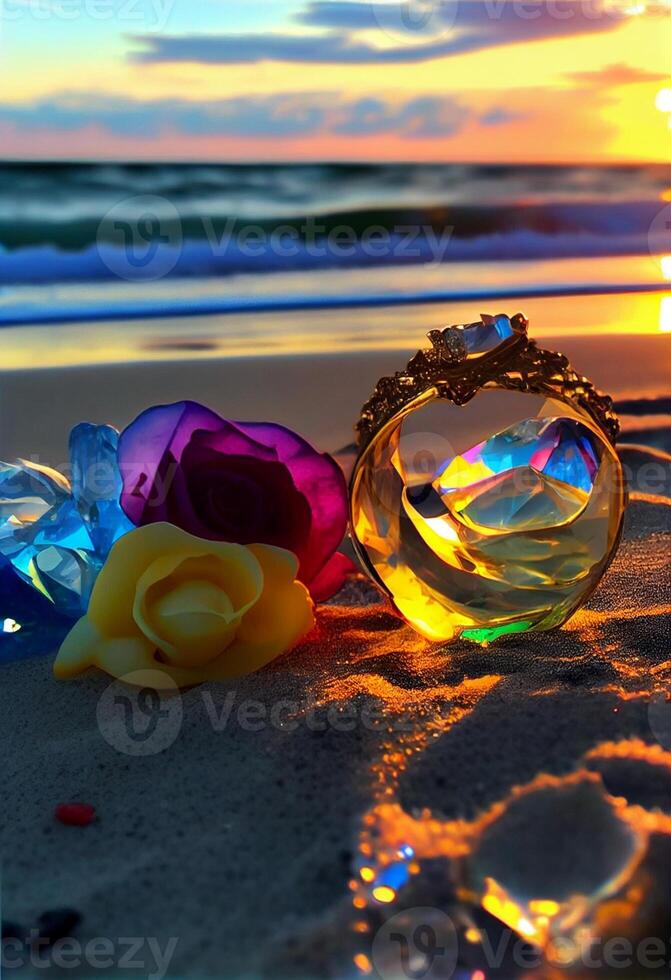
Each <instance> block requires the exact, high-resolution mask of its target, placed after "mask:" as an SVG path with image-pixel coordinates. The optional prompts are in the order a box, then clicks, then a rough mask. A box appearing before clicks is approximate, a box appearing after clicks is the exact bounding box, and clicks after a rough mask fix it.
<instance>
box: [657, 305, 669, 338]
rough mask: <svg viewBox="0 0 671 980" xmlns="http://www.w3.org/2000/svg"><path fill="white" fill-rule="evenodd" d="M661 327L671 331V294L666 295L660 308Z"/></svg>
mask: <svg viewBox="0 0 671 980" xmlns="http://www.w3.org/2000/svg"><path fill="white" fill-rule="evenodd" d="M659 329H660V330H661V332H662V333H671V296H665V297H664V299H663V300H662V302H661V305H660V308H659Z"/></svg>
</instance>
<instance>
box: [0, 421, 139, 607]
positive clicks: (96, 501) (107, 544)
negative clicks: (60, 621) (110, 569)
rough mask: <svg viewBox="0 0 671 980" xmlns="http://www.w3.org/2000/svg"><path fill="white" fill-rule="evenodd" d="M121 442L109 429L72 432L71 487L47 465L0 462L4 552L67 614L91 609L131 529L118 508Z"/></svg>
mask: <svg viewBox="0 0 671 980" xmlns="http://www.w3.org/2000/svg"><path fill="white" fill-rule="evenodd" d="M117 441H118V433H117V432H116V430H115V429H113V428H111V426H107V425H101V426H96V425H91V424H90V423H82V424H81V425H78V426H76V427H75V428H74V429H73V430H72V433H71V435H70V463H71V469H72V490H70V485H69V483H68V482H67V480H65V478H64V477H62V476H61V475H60V474H59V473H56V472H55V471H53V470H48V469H47V468H46V467H38V466H36V465H35V464H33V463H26V462H23V461H19V463H17V464H16V465H10V464H7V463H0V519H1V520H2V523H0V555H1V556H3V557H4V558H5V559H7V560H8V561H10V562H11V564H12V566H13V568H14V570H15V571H16V573H17V574H18V575H19V576H20V577H21V578H22V579H23V580H24V581H26V582H28V583H30V584H31V585H33V586H34V587H35V588H36V589H38V590H39V591H40V592H42V593H43V594H44V595H46V596H47V598H49V599H51V601H52V602H53V603H54V604H55V605H56V606H57V608H58V609H59V610H60V611H61V612H64V613H66V614H67V615H71V616H79V615H81V613H82V612H84V611H85V610H86V607H87V605H88V600H89V596H90V594H91V590H92V588H93V583H94V582H95V579H96V577H97V575H98V572H99V571H100V569H101V568H102V565H103V562H104V560H105V558H106V557H107V554H108V552H109V549H110V548H111V546H112V545H113V543H114V542H115V541H116V540H117V538H119V537H121V535H122V534H125V533H126V532H127V531H129V530H131V529H132V527H133V525H132V524H131V522H130V521H129V520H128V518H127V517H126V515H125V514H124V512H123V511H122V510H121V507H120V505H119V496H120V492H121V477H120V474H119V469H118V465H117V459H116V452H117Z"/></svg>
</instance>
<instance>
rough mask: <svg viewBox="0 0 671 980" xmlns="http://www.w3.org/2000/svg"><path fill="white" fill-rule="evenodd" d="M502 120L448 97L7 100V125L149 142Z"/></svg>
mask: <svg viewBox="0 0 671 980" xmlns="http://www.w3.org/2000/svg"><path fill="white" fill-rule="evenodd" d="M497 114H498V115H497ZM503 121H506V117H505V115H504V114H503V110H500V109H497V108H496V107H494V108H493V109H489V110H487V111H486V112H485V113H484V114H478V113H477V112H474V111H472V110H471V109H469V108H468V107H466V106H464V105H463V104H462V103H461V102H459V101H457V100H455V99H453V98H451V97H449V96H443V95H436V96H424V97H421V98H412V99H406V100H405V101H400V102H398V101H393V100H391V99H390V100H386V99H380V98H360V99H350V100H340V101H339V100H338V98H337V97H336V96H334V95H333V94H332V93H322V94H315V95H291V94H287V95H272V96H250V97H246V98H233V99H225V100H217V101H212V102H210V101H201V102H189V101H185V100H179V99H156V100H150V101H145V102H141V101H135V100H133V99H126V98H117V97H109V96H104V95H91V96H88V95H81V94H70V93H62V94H61V95H57V96H54V97H53V98H50V99H44V100H42V101H39V102H36V103H31V104H30V105H15V104H10V103H0V126H2V125H6V126H12V127H15V128H18V129H20V130H23V131H34V130H51V131H60V132H74V131H77V130H84V129H87V128H89V127H92V126H95V127H100V128H103V129H105V130H106V131H107V132H109V133H111V134H113V135H115V136H122V137H131V138H133V137H136V138H143V139H144V138H149V139H152V138H156V137H158V136H160V135H161V134H163V133H166V132H175V131H177V132H179V133H181V134H183V135H185V136H228V137H240V138H243V137H252V138H254V137H260V138H263V137H273V138H280V139H281V138H292V137H294V138H296V137H304V136H316V135H318V134H325V135H326V134H328V135H342V136H359V135H362V136H364V135H371V134H373V135H375V134H380V135H383V134H386V133H390V134H396V135H399V136H401V137H406V138H408V139H433V138H440V137H442V138H448V137H450V136H454V135H455V134H456V133H458V132H459V131H460V130H462V129H463V128H464V126H466V125H467V124H469V123H471V122H474V123H476V124H477V123H482V124H483V125H486V126H490V125H495V124H497V123H500V122H503Z"/></svg>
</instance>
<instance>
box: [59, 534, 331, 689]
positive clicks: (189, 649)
mask: <svg viewBox="0 0 671 980" xmlns="http://www.w3.org/2000/svg"><path fill="white" fill-rule="evenodd" d="M297 571H298V560H297V558H296V556H295V555H294V554H292V552H290V551H286V550H285V549H284V548H275V547H273V546H271V545H266V544H253V545H241V544H226V543H223V542H219V541H205V540H203V539H201V538H197V537H194V535H192V534H187V532H186V531H182V530H180V529H179V528H177V527H174V526H173V525H172V524H148V525H147V526H146V527H139V528H136V530H134V531H130V532H129V533H128V534H126V535H124V537H122V538H120V539H119V540H118V541H117V542H116V544H115V545H114V547H113V548H112V550H111V551H110V553H109V556H108V558H107V561H106V562H105V565H104V566H103V568H102V571H101V572H100V574H99V576H98V579H97V581H96V583H95V586H94V588H93V592H92V594H91V600H90V602H89V608H88V612H87V614H86V616H83V617H82V618H81V619H80V620H79V621H78V622H77V623H76V624H75V625H74V626H73V628H72V629H71V630H70V632H69V634H68V635H67V636H66V638H65V640H64V641H63V643H62V645H61V648H60V650H59V651H58V656H57V657H56V662H55V664H54V673H55V675H56V677H59V678H67V677H73V676H74V675H75V674H79V673H81V671H83V670H86V669H87V667H91V666H97V667H100V668H101V669H102V670H104V671H107V673H108V674H111V675H112V676H113V677H123V676H124V675H125V674H128V673H131V672H132V671H136V670H144V669H146V670H151V671H153V672H154V676H156V677H158V676H159V675H158V674H157V673H156V672H157V671H158V672H161V673H163V674H164V675H165V676H166V685H165V686H166V687H172V686H174V684H177V685H178V686H179V687H187V686H188V685H190V684H198V683H199V682H200V681H206V680H219V679H222V678H228V677H238V676H240V675H242V674H249V673H251V672H252V671H254V670H258V668H259V667H262V666H263V665H264V664H267V663H268V662H269V661H270V660H273V659H274V658H275V657H277V656H279V655H280V654H281V653H283V652H284V651H285V650H289V649H290V648H291V647H292V646H294V644H295V643H297V641H298V640H299V639H300V638H301V637H302V636H304V635H305V634H306V633H307V632H309V630H310V629H311V628H312V626H313V624H314V618H313V614H312V609H313V607H312V601H311V599H310V594H309V592H308V590H307V589H306V588H305V586H304V585H302V584H301V583H300V582H297V581H296V573H297ZM148 676H152V675H148ZM171 682H172V683H171ZM152 683H154V682H153V681H152ZM159 684H160V682H157V683H156V684H155V686H157V687H158V686H159Z"/></svg>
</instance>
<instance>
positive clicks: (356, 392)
mask: <svg viewBox="0 0 671 980" xmlns="http://www.w3.org/2000/svg"><path fill="white" fill-rule="evenodd" d="M560 305H561V307H562V308H563V309H564V312H565V316H566V319H567V320H568V317H569V316H570V307H571V304H570V303H569V302H566V301H562V303H561V304H560ZM384 313H385V311H381V312H380V313H379V314H378V316H379V317H380V318H383V316H384ZM474 315H475V314H474ZM367 316H368V314H366V316H363V315H360V324H361V329H362V330H363V329H364V325H365V323H366V317H367ZM280 319H281V318H280ZM422 319H423V327H425V330H426V331H428V330H429V329H431V327H432V326H435V325H436V324H438V325H440V324H441V323H444V322H449V320H447V321H446V320H445V315H444V312H443V311H441V310H431V309H429V310H427V309H424V310H423V312H422ZM351 321H352V316H351V315H349V316H348V315H345V319H343V315H342V314H339V315H338V317H337V318H334V320H333V323H332V327H331V329H332V330H333V332H334V333H337V331H338V329H340V330H343V331H344V330H345V329H348V330H349V331H354V330H355V329H356V325H355V324H353V323H352V322H351ZM245 322H246V321H245V318H243V317H230V318H226V323H225V324H224V327H225V328H226V330H225V333H223V334H221V333H220V335H221V336H223V337H224V338H226V337H227V336H230V335H231V334H233V335H235V334H236V333H239V332H244V327H245ZM408 322H409V323H411V324H412V323H413V321H412V318H410V320H406V323H408ZM541 323H542V321H541ZM287 326H288V324H287ZM51 329H54V328H51ZM55 329H56V330H58V329H60V328H55ZM92 329H95V327H93V328H92ZM128 329H130V328H128ZM218 329H219V331H222V330H223V327H222V326H221V325H220V324H219V326H218ZM133 330H134V331H135V332H136V333H137V335H138V336H139V337H142V325H141V324H140V325H133ZM425 330H424V329H422V326H420V327H417V326H415V325H413V326H412V327H411V328H410V329H409V330H408V335H409V337H411V338H412V339H411V340H410V342H409V345H408V346H401V345H400V344H398V343H397V346H395V347H394V348H392V349H388V348H385V347H382V346H379V347H378V348H377V349H374V350H364V351H361V350H353V351H350V352H345V351H342V350H339V351H334V352H332V353H323V354H319V353H316V352H314V351H312V352H310V353H305V354H301V353H291V354H282V355H278V354H273V353H271V352H269V351H268V350H267V348H266V351H265V353H263V354H260V355H258V356H255V355H254V354H251V353H249V354H247V355H246V356H242V357H227V356H208V357H199V358H192V359H189V358H188V354H185V353H184V352H182V356H183V359H180V360H175V359H173V360H148V359H147V358H146V354H145V359H144V360H137V361H131V363H124V364H121V363H94V364H89V365H81V366H78V367H72V368H63V367H58V368H37V369H36V368H29V367H24V368H22V369H17V370H12V371H7V370H5V371H0V445H1V446H2V453H3V456H4V458H5V459H12V458H14V457H16V456H25V457H28V458H31V459H36V460H38V461H40V462H42V463H45V464H46V465H49V466H53V467H56V468H58V467H60V466H63V464H64V463H65V461H66V455H67V437H68V433H69V431H70V428H71V427H72V426H73V425H75V424H76V423H77V422H79V421H81V420H82V419H86V420H88V421H92V422H98V423H103V422H109V423H111V424H112V425H115V426H117V427H118V428H123V427H124V426H125V425H127V424H128V423H129V422H130V421H132V419H133V418H135V416H136V415H138V414H139V413H140V412H141V411H143V410H144V409H145V408H147V406H149V405H154V404H165V403H168V402H173V401H179V400H180V399H184V398H189V399H194V400H196V401H200V402H203V403H204V404H207V405H209V406H210V407H211V408H213V409H215V410H216V411H217V412H219V413H220V414H221V415H223V416H224V417H228V418H237V419H247V420H268V419H272V420H274V421H277V422H280V423H282V424H284V425H288V426H289V427H291V428H294V429H295V430H296V431H297V432H300V433H302V434H303V435H304V436H305V437H306V438H307V439H309V440H310V441H311V442H312V443H313V444H314V445H316V446H318V447H319V448H321V449H323V450H326V451H329V452H336V451H338V450H340V449H341V448H343V447H345V446H347V445H349V444H351V443H352V441H353V435H354V432H353V427H354V424H355V422H356V420H357V419H358V417H359V409H360V407H361V405H362V404H363V403H364V401H365V400H366V399H367V398H368V396H369V395H370V393H371V392H372V390H373V388H374V387H375V384H376V383H377V381H378V379H379V378H380V377H382V376H383V375H385V374H393V373H394V371H397V370H400V369H401V368H402V367H403V366H404V365H405V364H406V363H407V361H408V359H409V357H410V356H411V355H412V354H413V353H414V351H415V350H416V349H417V347H418V346H420V345H424V344H425V343H426V338H425ZM280 332H281V331H280ZM532 335H534V334H533V332H532ZM539 343H540V344H541V345H542V346H546V347H549V348H550V349H552V350H561V351H563V352H564V353H565V354H566V355H567V356H568V357H569V358H570V360H571V362H572V364H574V365H575V367H576V369H577V370H579V371H582V372H584V373H585V374H586V375H587V376H589V377H591V378H593V379H594V380H595V382H596V384H597V385H599V386H600V387H602V388H603V389H604V390H605V391H608V392H609V393H610V394H611V395H612V396H613V398H615V400H616V401H618V400H625V399H640V398H644V399H645V398H655V397H657V395H658V394H659V393H660V392H664V391H665V390H666V386H667V379H668V377H669V376H670V374H671V346H670V345H669V343H668V338H667V337H666V336H665V335H663V334H660V333H657V334H654V333H645V334H643V335H641V336H638V335H631V334H630V335H627V334H622V335H619V334H618V335H609V336H608V337H607V338H606V337H604V336H600V335H598V334H597V335H593V336H586V337H581V336H578V335H576V334H574V333H572V332H569V333H568V335H566V334H564V335H562V334H560V333H556V334H554V335H549V336H548V335H547V334H546V333H545V332H544V331H541V338H540V339H539ZM259 348H260V349H261V350H263V344H261V343H259ZM606 350H607V356H606V354H605V352H606ZM638 414H640V410H639V413H638ZM655 422H656V423H659V419H657V418H656V419H655ZM639 424H640V419H637V420H636V422H635V425H636V427H638V426H639Z"/></svg>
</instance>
